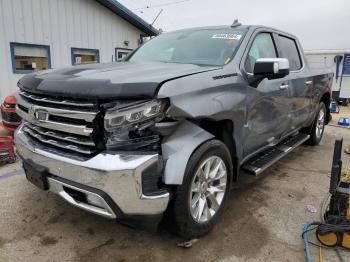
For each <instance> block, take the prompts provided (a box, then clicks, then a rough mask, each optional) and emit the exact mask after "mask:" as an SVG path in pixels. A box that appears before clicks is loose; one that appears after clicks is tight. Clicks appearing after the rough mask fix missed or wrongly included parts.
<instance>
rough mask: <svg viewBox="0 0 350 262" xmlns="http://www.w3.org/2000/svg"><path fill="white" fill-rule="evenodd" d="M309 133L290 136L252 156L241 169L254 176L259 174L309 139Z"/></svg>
mask: <svg viewBox="0 0 350 262" xmlns="http://www.w3.org/2000/svg"><path fill="white" fill-rule="evenodd" d="M309 137H310V136H309V135H306V134H301V133H298V134H296V135H294V136H290V137H288V138H286V139H285V140H283V141H282V142H281V143H279V144H277V145H276V146H274V147H271V148H270V149H267V150H266V151H264V152H262V153H261V154H259V155H257V156H254V157H253V158H251V159H249V160H248V161H247V162H246V163H244V164H243V166H242V169H243V170H245V171H247V172H248V173H250V174H253V175H255V176H257V175H259V174H261V173H262V172H263V171H264V170H266V169H267V168H268V167H270V166H271V165H273V164H274V163H276V162H277V161H278V160H280V159H281V158H282V157H284V156H286V155H287V154H288V153H290V152H291V151H292V150H293V149H295V148H296V147H298V146H300V145H301V144H302V143H304V142H305V141H306V140H308V139H309Z"/></svg>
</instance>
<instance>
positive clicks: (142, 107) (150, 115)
mask: <svg viewBox="0 0 350 262" xmlns="http://www.w3.org/2000/svg"><path fill="white" fill-rule="evenodd" d="M166 105H167V101H166V100H153V101H150V102H145V103H142V104H138V105H134V106H132V107H126V108H121V109H117V110H113V109H110V110H108V111H107V112H106V115H105V120H104V126H105V129H106V130H107V131H111V130H113V129H115V128H120V127H127V126H130V125H136V124H140V123H143V122H147V121H148V120H158V121H159V120H161V119H162V118H163V117H164V112H165V109H166Z"/></svg>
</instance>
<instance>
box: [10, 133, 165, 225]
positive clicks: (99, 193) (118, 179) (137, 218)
mask: <svg viewBox="0 0 350 262" xmlns="http://www.w3.org/2000/svg"><path fill="white" fill-rule="evenodd" d="M16 148H17V152H18V154H19V156H20V157H21V158H22V159H23V166H24V169H25V171H26V176H27V179H28V180H30V181H31V182H32V183H34V184H35V185H37V186H38V187H40V188H42V189H44V190H49V191H51V192H54V193H56V194H58V195H60V196H61V197H62V198H64V199H65V200H66V201H68V202H69V203H71V204H72V205H74V206H76V207H79V208H81V209H84V210H86V211H89V212H91V213H95V214H97V215H101V216H104V217H106V218H110V219H118V220H120V221H121V222H125V223H126V224H129V225H131V226H135V227H143V228H144V227H145V226H144V225H149V226H151V225H150V224H154V225H156V224H158V222H159V221H160V220H161V218H162V215H163V213H164V211H165V210H166V209H167V206H168V202H169V192H167V191H166V190H165V189H159V190H158V191H157V189H156V190H154V189H155V188H157V187H156V186H152V185H151V186H149V184H150V181H149V180H148V181H146V183H145V181H143V177H144V176H146V175H149V176H153V177H156V178H157V176H154V174H152V172H153V170H154V172H159V171H160V168H158V167H159V165H161V164H162V163H161V162H162V160H161V158H160V156H159V155H158V154H143V155H142V154H140V155H135V153H132V154H131V153H130V154H128V153H125V154H112V153H107V152H102V153H100V154H98V155H96V156H94V157H93V158H91V159H89V160H87V161H80V160H75V159H72V158H69V156H61V155H57V154H54V153H51V152H50V151H49V150H44V149H43V148H40V147H38V146H37V145H34V144H33V143H32V141H31V140H30V138H28V137H27V136H26V135H25V134H24V133H23V131H22V130H21V128H19V129H18V131H17V132H16ZM145 180H147V178H145ZM155 183H156V181H155ZM145 186H146V187H148V188H149V187H151V188H152V189H153V190H151V191H152V192H151V193H149V192H148V193H149V194H146V193H144V187H145ZM148 191H149V190H148ZM150 222H154V223H150Z"/></svg>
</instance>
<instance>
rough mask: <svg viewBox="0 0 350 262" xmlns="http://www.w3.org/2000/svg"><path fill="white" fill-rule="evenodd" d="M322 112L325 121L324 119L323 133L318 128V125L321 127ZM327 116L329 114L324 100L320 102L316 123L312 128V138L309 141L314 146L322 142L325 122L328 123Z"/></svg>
mask: <svg viewBox="0 0 350 262" xmlns="http://www.w3.org/2000/svg"><path fill="white" fill-rule="evenodd" d="M322 112H323V115H324V117H323V121H322V131H321V133H319V130H318V127H320V121H319V117H320V114H321V113H322ZM326 116H327V109H326V106H325V104H324V103H323V102H320V104H319V107H318V110H317V114H316V117H315V120H314V123H313V125H312V129H311V132H310V138H309V140H308V141H307V144H309V145H312V146H316V145H318V144H319V143H320V142H321V140H322V137H323V133H324V127H325V123H326Z"/></svg>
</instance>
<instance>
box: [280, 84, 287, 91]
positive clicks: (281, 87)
mask: <svg viewBox="0 0 350 262" xmlns="http://www.w3.org/2000/svg"><path fill="white" fill-rule="evenodd" d="M288 87H289V85H287V84H282V85H280V89H281V90H284V89H287V88H288Z"/></svg>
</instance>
